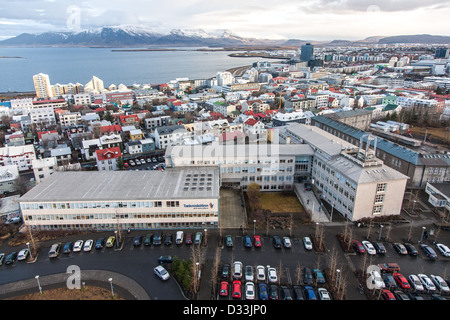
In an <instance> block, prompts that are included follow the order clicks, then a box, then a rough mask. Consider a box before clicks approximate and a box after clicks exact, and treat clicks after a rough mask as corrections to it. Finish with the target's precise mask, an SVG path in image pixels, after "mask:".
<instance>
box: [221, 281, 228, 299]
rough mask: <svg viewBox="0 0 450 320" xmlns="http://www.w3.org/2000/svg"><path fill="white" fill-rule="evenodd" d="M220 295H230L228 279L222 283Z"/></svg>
mask: <svg viewBox="0 0 450 320" xmlns="http://www.w3.org/2000/svg"><path fill="white" fill-rule="evenodd" d="M219 295H220V296H221V297H228V282H227V281H222V282H221V283H220V290H219Z"/></svg>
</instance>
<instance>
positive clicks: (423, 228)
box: [419, 227, 426, 243]
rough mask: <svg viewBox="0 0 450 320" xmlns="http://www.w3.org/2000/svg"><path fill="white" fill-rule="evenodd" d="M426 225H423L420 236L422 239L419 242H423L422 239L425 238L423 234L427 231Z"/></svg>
mask: <svg viewBox="0 0 450 320" xmlns="http://www.w3.org/2000/svg"><path fill="white" fill-rule="evenodd" d="M425 229H426V228H425V227H422V235H421V236H420V241H419V243H422V240H423V234H424V233H425Z"/></svg>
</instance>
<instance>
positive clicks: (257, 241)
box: [253, 236, 261, 248]
mask: <svg viewBox="0 0 450 320" xmlns="http://www.w3.org/2000/svg"><path fill="white" fill-rule="evenodd" d="M253 243H254V244H255V247H256V248H261V237H260V236H253Z"/></svg>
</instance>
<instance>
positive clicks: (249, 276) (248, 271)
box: [245, 265, 254, 282]
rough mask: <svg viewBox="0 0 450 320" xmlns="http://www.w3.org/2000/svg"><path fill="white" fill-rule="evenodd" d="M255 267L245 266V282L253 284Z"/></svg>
mask: <svg viewBox="0 0 450 320" xmlns="http://www.w3.org/2000/svg"><path fill="white" fill-rule="evenodd" d="M253 280H254V276H253V266H250V265H248V266H245V281H249V282H253Z"/></svg>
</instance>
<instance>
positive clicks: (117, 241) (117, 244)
mask: <svg viewBox="0 0 450 320" xmlns="http://www.w3.org/2000/svg"><path fill="white" fill-rule="evenodd" d="M114 235H115V237H116V247H117V248H118V247H119V239H118V238H117V230H115V231H114Z"/></svg>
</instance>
